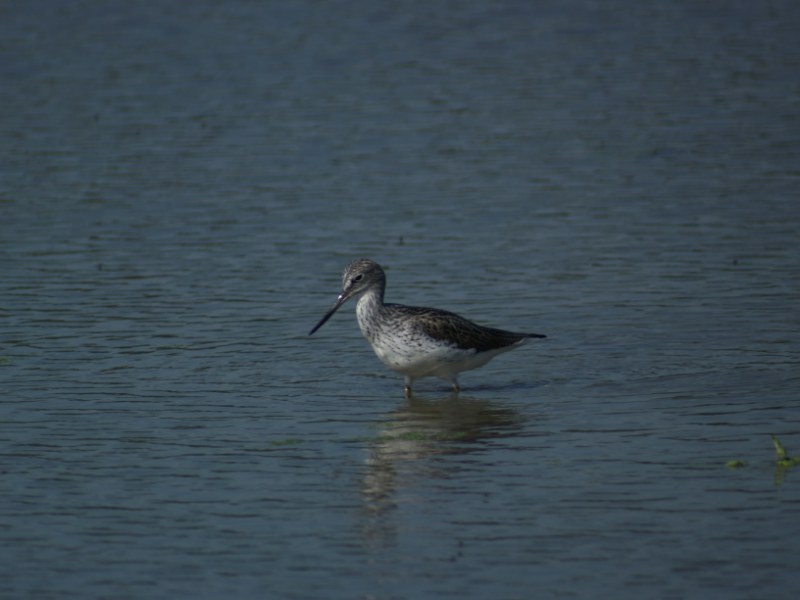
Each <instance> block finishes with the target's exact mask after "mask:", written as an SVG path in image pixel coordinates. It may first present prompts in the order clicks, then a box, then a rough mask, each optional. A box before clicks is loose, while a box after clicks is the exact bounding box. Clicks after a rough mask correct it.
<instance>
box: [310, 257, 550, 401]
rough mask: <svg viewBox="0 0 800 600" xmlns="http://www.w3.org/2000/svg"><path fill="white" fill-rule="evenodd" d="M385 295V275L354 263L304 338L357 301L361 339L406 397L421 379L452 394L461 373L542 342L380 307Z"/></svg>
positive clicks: (433, 314) (439, 313)
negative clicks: (443, 384)
mask: <svg viewBox="0 0 800 600" xmlns="http://www.w3.org/2000/svg"><path fill="white" fill-rule="evenodd" d="M385 290H386V275H385V273H384V272H383V269H382V268H381V266H380V265H379V264H378V263H376V262H374V261H372V260H369V259H367V258H360V259H358V260H354V261H353V262H351V263H350V264H349V265H347V268H346V269H345V270H344V274H343V275H342V293H341V294H339V297H338V298H337V299H336V303H335V304H334V305H333V307H331V309H330V310H329V311H328V312H327V313H325V316H323V317H322V319H320V322H319V323H317V324H316V326H315V327H314V329H312V330H311V332H310V333H309V335H313V334H314V332H315V331H317V329H319V328H320V327H322V326H323V325H324V324H325V322H326V321H327V320H328V319H330V318H331V316H332V315H333V313H335V312H336V311H337V310H338V309H339V308H340V307H341V306H342V305H343V304H344V303H345V302H347V301H348V300H349V299H350V298H352V297H354V296H361V297H360V298H359V300H358V304H357V305H356V316H357V318H358V325H359V327H360V328H361V333H363V334H364V337H366V338H367V340H368V341H369V343H370V344H371V345H372V349H373V350H374V351H375V354H377V355H378V358H380V359H381V361H382V362H383V364H385V365H386V366H387V367H389V368H390V369H392V370H393V371H396V372H397V373H400V374H401V375H404V376H405V394H406V396H407V397H410V396H411V393H412V392H411V385H412V383H413V382H414V380H415V379H420V378H422V377H438V378H440V379H444V380H445V381H449V382H450V383H451V384H452V385H453V390H454V391H455V392H458V391H459V390H460V387H459V385H458V374H459V373H461V372H462V371H468V370H470V369H477V368H478V367H482V366H483V365H485V364H486V363H487V362H489V361H490V360H491V359H492V358H494V357H495V356H497V355H498V354H501V353H503V352H507V351H509V350H513V349H514V348H516V347H518V346H521V345H523V344H525V343H526V342H528V341H529V340H530V339H532V338H543V337H547V336H545V335H542V334H541V333H512V332H510V331H503V330H502V329H494V328H492V327H483V326H481V325H477V324H475V323H473V322H472V321H468V320H467V319H465V318H463V317H460V316H458V315H457V314H455V313H452V312H449V311H446V310H439V309H436V308H423V307H417V306H405V305H403V304H388V303H384V302H383V295H384V292H385Z"/></svg>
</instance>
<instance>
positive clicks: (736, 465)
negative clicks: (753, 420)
mask: <svg viewBox="0 0 800 600" xmlns="http://www.w3.org/2000/svg"><path fill="white" fill-rule="evenodd" d="M770 437H772V445H773V447H774V448H775V485H781V484H782V483H783V476H784V474H785V473H786V471H787V470H789V469H791V468H792V467H795V466H797V465H800V457H792V456H789V452H788V451H787V450H786V448H785V447H784V446H783V444H781V441H780V440H779V439H778V436H776V435H774V434H770ZM725 466H726V467H728V468H729V469H741V468H742V467H746V466H747V463H746V462H745V461H743V460H729V461H728V462H726V463H725Z"/></svg>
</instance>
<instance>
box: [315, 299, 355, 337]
mask: <svg viewBox="0 0 800 600" xmlns="http://www.w3.org/2000/svg"><path fill="white" fill-rule="evenodd" d="M349 297H350V296H348V295H346V294H345V293H344V292H342V293H341V294H339V297H338V298H337V299H336V303H335V304H334V305H333V306H332V307H331V309H330V310H329V311H328V312H326V313H325V316H324V317H322V318H321V319H320V320H319V323H317V324H316V325H315V326H314V329H312V330H311V331H310V332H309V334H308V335H314V332H315V331H316V330H317V329H319V328H320V327H322V326H323V325H325V323H326V322H327V321H328V319H330V318H331V317H332V316H333V313H335V312H336V311H337V310H339V307H341V306H342V304H344V303H345V302H347V299H348V298H349Z"/></svg>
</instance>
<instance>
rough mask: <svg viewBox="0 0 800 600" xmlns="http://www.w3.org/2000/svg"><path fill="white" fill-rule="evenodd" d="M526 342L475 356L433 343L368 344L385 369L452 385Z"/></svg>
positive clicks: (383, 342) (420, 340)
mask: <svg viewBox="0 0 800 600" xmlns="http://www.w3.org/2000/svg"><path fill="white" fill-rule="evenodd" d="M527 341H528V340H527V339H524V340H521V341H520V342H518V343H516V344H513V345H511V346H506V347H505V348H499V349H497V350H488V351H486V352H476V351H475V350H463V349H461V348H456V347H451V346H442V345H441V344H438V343H436V342H435V341H434V340H426V339H424V338H423V339H418V340H415V343H414V344H413V345H412V346H403V347H398V345H396V344H393V343H391V340H389V341H387V340H386V339H385V338H380V339H377V340H374V341H370V343H371V344H372V349H373V350H374V351H375V354H376V355H377V356H378V358H379V359H381V361H382V362H383V364H385V365H386V366H387V367H389V368H390V369H392V370H393V371H396V372H397V373H400V374H402V375H405V376H406V377H407V378H410V379H411V380H413V379H421V378H423V377H439V378H440V379H444V380H446V381H450V382H453V383H455V382H456V378H457V376H458V374H459V373H461V372H462V371H469V370H471V369H477V368H478V367H482V366H483V365H485V364H486V363H488V362H489V361H490V360H492V359H493V358H494V357H495V356H497V355H498V354H502V353H503V352H508V351H509V350H513V349H514V348H516V347H517V346H521V345H522V344H524V343H525V342H527Z"/></svg>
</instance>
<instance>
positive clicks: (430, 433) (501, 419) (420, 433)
mask: <svg viewBox="0 0 800 600" xmlns="http://www.w3.org/2000/svg"><path fill="white" fill-rule="evenodd" d="M522 421H523V419H522V417H521V416H520V415H519V414H518V413H517V412H516V411H514V410H513V409H511V408H509V407H504V406H499V405H497V404H495V403H492V402H490V401H487V400H482V399H476V398H469V397H465V396H463V395H458V394H452V395H451V396H449V397H448V398H446V399H444V400H429V399H425V398H421V397H418V396H414V397H412V398H409V399H408V400H407V401H406V402H405V403H404V404H403V405H402V406H400V407H399V408H398V409H396V410H394V411H392V412H391V413H389V414H388V415H387V416H386V419H385V421H383V422H381V423H379V428H378V432H377V433H376V435H375V436H374V438H373V440H372V441H371V443H370V447H369V456H368V458H367V460H366V469H365V473H364V477H363V480H362V498H363V506H364V511H365V513H366V515H367V516H368V517H370V518H369V519H368V524H367V531H366V533H367V536H368V537H369V538H370V539H371V541H372V542H373V543H379V544H380V543H388V541H389V539H390V538H392V537H393V531H392V524H391V522H390V520H388V519H385V518H383V517H384V516H385V515H386V514H387V513H388V512H390V511H391V510H392V509H394V508H395V507H396V506H397V503H398V499H397V494H398V492H399V491H401V489H402V488H404V487H410V486H411V485H413V483H414V482H415V481H418V480H419V479H420V478H424V479H430V478H438V477H443V476H445V475H446V472H445V467H444V466H442V465H440V464H437V461H436V460H430V459H431V458H435V457H436V456H437V455H439V456H441V455H453V454H466V453H469V452H473V451H476V450H479V449H481V448H482V444H481V442H483V441H486V440H488V439H491V438H498V437H507V436H512V435H515V434H516V433H518V432H519V431H520V430H521V428H522ZM426 459H428V460H426Z"/></svg>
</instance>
